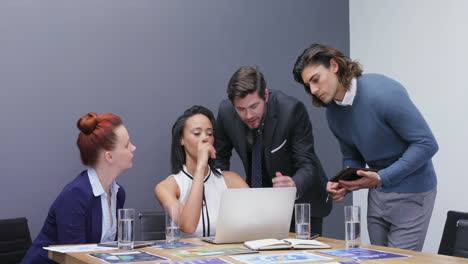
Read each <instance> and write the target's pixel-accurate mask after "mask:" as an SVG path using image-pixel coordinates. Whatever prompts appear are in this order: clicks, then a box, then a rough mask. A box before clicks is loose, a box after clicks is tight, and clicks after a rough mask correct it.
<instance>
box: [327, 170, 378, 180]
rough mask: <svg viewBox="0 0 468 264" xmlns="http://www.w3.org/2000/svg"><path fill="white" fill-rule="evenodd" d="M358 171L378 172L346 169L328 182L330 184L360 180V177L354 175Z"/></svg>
mask: <svg viewBox="0 0 468 264" xmlns="http://www.w3.org/2000/svg"><path fill="white" fill-rule="evenodd" d="M358 170H363V171H374V172H377V171H378V170H376V169H370V168H355V167H346V168H344V169H343V170H342V171H340V172H338V174H336V175H335V176H333V177H332V178H331V179H330V181H331V182H338V181H339V180H343V181H354V180H357V179H360V178H362V176H359V175H357V174H356V172H357V171H358Z"/></svg>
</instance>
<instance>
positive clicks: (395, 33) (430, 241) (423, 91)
mask: <svg viewBox="0 0 468 264" xmlns="http://www.w3.org/2000/svg"><path fill="white" fill-rule="evenodd" d="M467 12H468V1H464V0H446V1H434V0H429V1H427V0H419V1H416V0H392V1H372V0H350V38H351V41H350V45H351V50H350V54H351V57H352V58H353V59H357V60H359V61H360V62H361V64H362V65H363V67H364V71H365V72H378V73H383V74H386V75H388V76H390V77H392V78H394V79H396V80H398V81H400V82H401V83H402V84H403V85H404V86H405V87H406V88H407V90H408V93H409V94H410V97H411V98H412V100H413V101H414V102H415V104H416V105H417V107H418V108H419V110H420V111H421V112H422V114H423V115H424V117H425V118H426V121H427V122H428V123H429V126H430V127H431V128H432V131H433V133H434V135H435V137H436V139H437V141H438V143H439V148H440V149H439V152H438V153H437V154H436V155H435V156H434V158H433V161H434V166H435V169H436V173H437V177H438V182H439V183H438V188H437V189H438V193H437V199H436V203H435V207H434V212H433V214H432V219H431V223H430V225H429V231H428V234H427V237H426V242H425V245H424V249H423V251H425V252H431V253H437V250H438V247H439V243H440V238H441V236H442V231H443V226H444V223H445V218H446V213H447V211H448V210H459V211H465V212H467V211H468V203H467V201H466V197H467V195H466V194H467V191H466V190H467V186H468V177H467V176H466V175H465V173H466V171H467V170H466V166H465V162H467V158H466V153H467V147H468V139H467V137H468V136H467V135H468V125H467V122H466V121H467V120H468V118H467V116H466V115H467V114H468V111H467V110H466V109H467V106H466V102H465V101H466V100H467V99H468V87H467V86H468V85H467V76H468V72H467V71H468V52H467V49H468V29H467V28H468V16H467V15H466V14H467ZM354 203H355V204H360V205H362V206H366V203H367V192H365V191H359V192H356V193H355V195H354ZM363 211H364V212H365V210H363ZM364 219H365V216H364ZM363 224H364V223H363ZM364 229H365V228H364ZM364 232H366V234H364V236H363V241H365V242H367V243H368V241H369V240H368V236H367V230H366V229H365V230H364Z"/></svg>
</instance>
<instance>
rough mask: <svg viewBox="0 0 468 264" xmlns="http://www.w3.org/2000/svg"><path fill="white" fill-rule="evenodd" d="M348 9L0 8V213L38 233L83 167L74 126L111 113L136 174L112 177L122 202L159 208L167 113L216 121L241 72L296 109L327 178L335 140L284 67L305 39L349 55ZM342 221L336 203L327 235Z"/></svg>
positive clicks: (339, 229)
mask: <svg viewBox="0 0 468 264" xmlns="http://www.w3.org/2000/svg"><path fill="white" fill-rule="evenodd" d="M348 13H349V11H348V1H345V0H334V1H328V0H324V1H305V0H304V1H299V0H294V1H281V0H274V1H271V0H261V1H247V0H242V1H217V0H201V1H180V0H176V1H174V0H164V1H162V0H161V1H123V0H115V1H90V0H83V1H52V0H48V1H47V0H46V1H32V0H23V1H2V2H1V3H0V35H1V41H0V93H1V96H0V123H1V124H2V129H1V138H2V142H3V144H2V147H1V148H0V164H1V171H2V177H1V184H0V200H1V201H2V204H3V205H2V209H3V210H1V211H0V218H9V217H17V216H26V217H27V218H28V219H29V226H30V229H31V234H32V236H33V238H34V237H35V236H36V235H37V234H38V232H39V230H40V228H41V226H42V224H43V221H44V219H45V217H46V215H47V210H48V208H49V206H50V205H51V203H52V202H53V200H54V199H55V197H56V196H57V195H58V193H59V192H60V190H61V189H62V188H63V186H64V185H65V184H66V183H68V182H69V181H71V180H72V179H73V178H74V177H75V176H76V175H77V174H78V173H79V172H80V171H81V170H83V169H84V167H83V166H82V165H81V164H80V161H79V153H78V149H77V148H76V145H75V142H76V137H77V135H78V129H77V128H76V125H75V124H76V121H77V119H78V118H79V117H80V116H81V115H83V114H85V113H86V112H88V111H96V112H98V113H102V112H112V113H115V114H117V115H119V116H121V117H122V118H123V120H124V123H125V125H126V126H127V128H128V130H129V133H130V136H131V138H132V141H133V142H134V144H135V145H136V147H137V150H136V152H135V161H134V167H133V168H132V169H130V170H128V171H126V172H124V173H123V174H122V175H120V176H119V178H118V181H119V182H120V183H121V184H122V185H123V186H124V187H125V188H126V190H127V201H126V207H134V208H136V209H137V210H138V211H159V210H161V208H160V205H159V204H158V203H157V201H156V199H155V197H154V193H153V190H154V186H155V185H156V184H157V183H158V182H159V181H161V180H162V179H163V178H165V177H166V176H167V175H169V172H170V165H169V155H168V153H169V147H170V128H171V126H172V124H173V122H174V120H175V118H176V117H177V116H178V115H180V114H181V113H182V111H183V110H184V109H186V108H187V107H189V106H191V105H193V104H201V105H204V106H207V107H209V108H210V109H212V110H213V112H214V113H215V114H216V112H217V107H218V104H219V102H220V101H221V100H222V99H223V98H225V97H226V95H225V90H226V84H227V82H228V80H229V78H230V76H231V75H232V74H233V73H234V71H235V70H236V69H237V68H238V67H240V66H243V65H257V66H259V67H260V69H261V70H262V71H263V73H264V74H265V77H266V80H267V83H268V87H269V88H273V89H280V90H283V91H285V92H286V93H288V94H291V95H294V96H296V97H298V98H300V99H301V100H303V101H304V102H305V103H306V106H307V108H308V111H309V114H310V117H311V120H312V124H313V129H314V136H315V142H316V150H317V153H318V155H319V158H320V159H321V161H322V162H323V165H324V167H325V170H326V172H327V174H328V175H329V176H332V175H333V174H335V173H336V172H337V171H338V170H339V169H340V167H341V154H340V152H339V148H338V144H337V142H336V140H335V139H334V137H333V136H332V135H331V133H330V131H329V130H328V126H327V124H326V120H325V117H324V113H323V109H317V108H315V107H313V106H312V105H311V104H310V100H309V98H307V97H306V96H305V94H304V91H303V89H302V88H301V87H300V86H299V85H297V84H296V83H294V81H293V78H292V74H291V71H292V67H293V63H294V62H295V59H296V57H297V56H298V55H299V53H300V52H301V51H302V50H303V49H304V48H305V47H306V46H308V45H309V44H310V43H312V42H324V43H329V44H332V45H334V46H336V47H337V48H339V49H341V50H343V51H345V53H347V54H349V14H348ZM234 159H235V162H234V163H233V168H232V169H233V170H234V171H237V172H238V173H241V174H242V172H243V170H242V167H241V164H240V162H239V159H238V157H234ZM348 199H349V198H348ZM345 203H349V201H347V202H345ZM342 204H344V203H342ZM342 215H343V213H342V208H341V205H339V206H335V208H334V210H333V212H332V214H331V216H330V217H328V218H327V219H326V224H325V235H327V236H330V237H343V236H344V226H343V221H342V219H343V218H342Z"/></svg>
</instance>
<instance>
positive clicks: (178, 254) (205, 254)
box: [167, 248, 258, 258]
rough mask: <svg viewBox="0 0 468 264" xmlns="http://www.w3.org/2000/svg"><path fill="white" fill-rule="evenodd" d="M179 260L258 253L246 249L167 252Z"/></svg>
mask: <svg viewBox="0 0 468 264" xmlns="http://www.w3.org/2000/svg"><path fill="white" fill-rule="evenodd" d="M167 253H169V254H171V255H173V256H176V257H179V258H200V257H213V256H223V255H236V254H250V253H258V251H255V250H251V249H246V248H195V249H186V250H176V251H169V252H167Z"/></svg>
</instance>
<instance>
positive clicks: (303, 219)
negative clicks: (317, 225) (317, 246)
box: [294, 203, 310, 239]
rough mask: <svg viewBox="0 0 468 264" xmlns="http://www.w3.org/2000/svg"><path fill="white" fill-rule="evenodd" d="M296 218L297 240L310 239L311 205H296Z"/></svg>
mask: <svg viewBox="0 0 468 264" xmlns="http://www.w3.org/2000/svg"><path fill="white" fill-rule="evenodd" d="M294 212H295V213H294V214H295V216H296V239H310V204H308V203H299V204H295V205H294Z"/></svg>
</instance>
